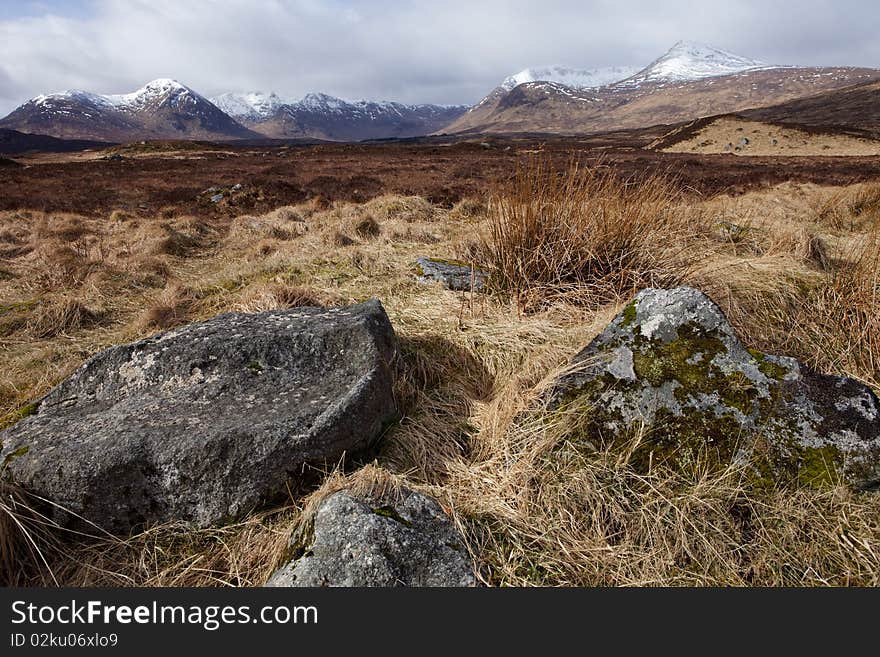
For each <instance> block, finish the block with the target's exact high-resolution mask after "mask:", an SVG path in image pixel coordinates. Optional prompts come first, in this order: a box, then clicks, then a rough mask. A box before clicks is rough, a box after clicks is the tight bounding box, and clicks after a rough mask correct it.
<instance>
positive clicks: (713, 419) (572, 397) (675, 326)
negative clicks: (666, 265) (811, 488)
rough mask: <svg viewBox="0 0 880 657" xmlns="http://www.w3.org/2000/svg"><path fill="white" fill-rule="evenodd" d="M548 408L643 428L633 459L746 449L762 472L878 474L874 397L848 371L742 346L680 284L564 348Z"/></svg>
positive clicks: (820, 480)
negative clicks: (833, 371) (568, 366)
mask: <svg viewBox="0 0 880 657" xmlns="http://www.w3.org/2000/svg"><path fill="white" fill-rule="evenodd" d="M572 364H573V365H574V367H573V368H572V371H571V372H570V373H568V374H566V375H563V376H562V377H560V379H559V380H558V381H557V382H556V384H555V385H554V387H553V388H552V389H551V392H550V394H549V405H550V407H551V408H557V409H558V408H560V407H567V408H569V409H571V408H581V407H582V408H583V409H584V412H585V413H589V416H588V417H589V418H590V420H589V428H590V430H591V431H592V432H593V433H594V434H595V435H596V436H599V437H600V439H601V440H603V441H605V442H608V441H612V442H613V441H615V440H617V439H618V438H620V437H621V436H624V435H632V431H633V429H636V428H638V427H639V426H644V427H645V429H646V431H645V436H644V439H643V441H642V444H641V445H640V446H639V448H638V450H637V453H636V454H635V455H634V458H635V462H636V463H637V464H638V463H640V464H641V465H643V466H647V464H648V463H660V462H663V461H665V460H668V459H673V460H675V461H678V462H681V461H683V460H686V461H694V460H696V459H698V458H700V457H701V456H702V457H705V456H706V455H707V454H708V455H711V456H713V458H715V459H716V460H717V461H718V462H719V463H722V464H726V463H731V462H735V461H742V460H744V459H750V461H751V462H752V464H753V468H754V469H755V471H756V474H758V475H760V477H762V478H765V479H768V480H770V481H776V480H785V479H789V478H794V479H796V480H798V481H800V482H802V483H806V484H809V485H819V484H825V483H829V482H832V481H839V480H840V481H845V482H848V483H851V484H853V485H854V486H857V487H871V486H874V485H876V484H877V482H878V481H880V403H878V400H877V398H876V396H875V395H874V393H873V392H872V391H871V390H870V389H869V388H867V387H866V386H864V385H862V384H861V383H859V382H857V381H854V380H852V379H849V378H845V377H839V376H828V375H823V374H818V373H815V372H813V371H811V370H809V369H808V368H807V367H805V366H804V365H802V364H800V363H798V361H796V360H795V359H793V358H788V357H783V356H771V355H767V354H762V353H760V352H757V351H751V350H748V349H746V348H745V347H744V346H743V344H742V343H741V342H740V340H739V338H738V337H737V335H736V333H735V332H734V330H733V327H731V325H730V323H729V322H728V321H727V318H726V317H725V316H724V314H723V313H722V312H721V310H720V309H719V308H718V306H716V305H715V304H714V303H713V302H712V301H711V300H710V299H709V298H708V297H706V296H705V295H704V294H703V293H701V292H699V291H698V290H694V289H692V288H676V289H672V290H656V289H648V290H643V291H642V292H640V293H639V294H638V295H637V296H636V298H635V300H634V301H633V302H632V303H630V304H629V305H628V306H627V307H626V308H625V309H624V310H623V312H621V313H620V314H619V315H618V316H617V317H616V318H615V319H614V320H613V321H612V322H611V324H610V325H609V326H608V327H607V328H606V329H605V330H604V331H603V332H602V334H601V335H599V336H598V337H597V338H596V339H595V340H593V342H591V343H590V344H589V345H588V346H587V347H586V348H585V349H584V350H583V351H581V352H580V353H579V354H577V356H575V358H574V360H573V363H572Z"/></svg>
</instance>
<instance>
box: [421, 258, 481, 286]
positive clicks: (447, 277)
mask: <svg viewBox="0 0 880 657" xmlns="http://www.w3.org/2000/svg"><path fill="white" fill-rule="evenodd" d="M415 266H416V270H417V271H418V279H419V281H421V282H422V283H429V282H434V281H438V282H440V283H443V284H444V285H445V286H446V287H448V288H449V289H450V290H463V291H466V292H470V291H471V290H473V291H474V292H482V290H483V287H484V284H485V282H486V279H487V278H489V274H487V273H486V272H483V271H480V270H479V269H475V268H473V267H471V266H470V265H468V264H467V263H464V262H457V261H454V260H439V259H436V258H418V259H417V260H416V265H415Z"/></svg>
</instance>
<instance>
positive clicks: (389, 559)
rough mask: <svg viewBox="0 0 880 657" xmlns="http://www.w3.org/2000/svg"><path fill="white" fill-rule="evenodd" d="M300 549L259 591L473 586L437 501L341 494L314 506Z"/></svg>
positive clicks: (459, 543)
mask: <svg viewBox="0 0 880 657" xmlns="http://www.w3.org/2000/svg"><path fill="white" fill-rule="evenodd" d="M310 534H311V535H310V536H309V538H308V539H307V540H306V541H305V545H295V546H291V547H292V548H294V550H295V554H294V558H293V559H292V560H291V561H290V562H288V563H287V564H285V565H284V566H282V567H281V568H279V569H278V570H277V571H276V572H275V573H274V574H273V575H272V577H271V578H270V579H269V581H268V582H267V583H266V586H474V585H475V583H476V579H475V577H474V567H473V563H472V562H471V559H470V557H469V556H468V552H467V550H466V548H465V547H464V542H463V540H462V537H461V535H460V534H459V533H458V531H457V530H456V529H455V527H454V525H453V524H452V521H451V520H450V519H449V517H448V516H447V515H446V514H445V513H443V510H442V509H441V508H440V505H439V504H437V502H436V501H435V500H433V499H431V498H429V497H426V496H425V495H422V494H421V493H416V492H413V491H411V490H407V489H403V490H401V491H400V492H399V493H398V494H397V495H395V496H393V497H391V496H386V497H384V498H371V497H365V496H358V495H355V494H354V493H352V492H351V491H348V490H343V491H339V492H336V493H333V494H332V495H330V496H328V497H327V498H326V499H325V500H324V501H323V502H322V503H321V504H320V506H319V507H318V509H317V511H316V513H315V517H314V525H313V529H312V531H311V532H310Z"/></svg>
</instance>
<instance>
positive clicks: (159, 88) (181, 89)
mask: <svg viewBox="0 0 880 657" xmlns="http://www.w3.org/2000/svg"><path fill="white" fill-rule="evenodd" d="M181 94H186V95H190V96H194V97H198V94H197V93H196V92H194V91H193V90H192V89H190V88H189V87H187V86H186V85H185V84H181V83H180V82H178V81H177V80H172V79H170V78H157V79H156V80H153V81H152V82H147V84H145V85H144V86H143V87H141V88H140V89H138V90H137V91H133V92H131V93H128V94H110V95H107V96H104V98H105V99H106V100H107V102H109V103H110V104H111V105H113V106H115V107H118V108H121V109H129V108H137V107H143V106H144V105H146V104H148V103H150V102H151V101H154V100H156V99H164V98H166V97H169V96H175V97H176V96H179V95H181Z"/></svg>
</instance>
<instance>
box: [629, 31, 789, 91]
mask: <svg viewBox="0 0 880 657" xmlns="http://www.w3.org/2000/svg"><path fill="white" fill-rule="evenodd" d="M769 68H781V67H778V66H772V65H770V64H767V63H765V62H761V61H758V60H757V59H749V58H748V57H742V56H740V55H735V54H733V53H730V52H727V51H726V50H721V49H719V48H713V47H712V46H707V45H706V44H703V43H698V42H696V41H679V42H678V43H676V44H675V45H674V46H672V48H670V49H669V50H668V51H666V53H664V54H663V56H661V57H660V58H658V59H656V60H654V61H653V62H651V63H650V64H648V66H647V67H645V68H644V69H642V70H641V71H638V72H637V73H635V74H633V75H632V76H631V77H629V78H628V79H626V80H624V81H623V82H622V83H621V84H622V85H625V86H629V87H632V86H638V85H641V84H645V83H650V82H654V83H663V82H687V81H690V80H702V79H704V78H713V77H720V76H723V75H732V74H734V73H742V72H744V71H755V70H760V69H769Z"/></svg>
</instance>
